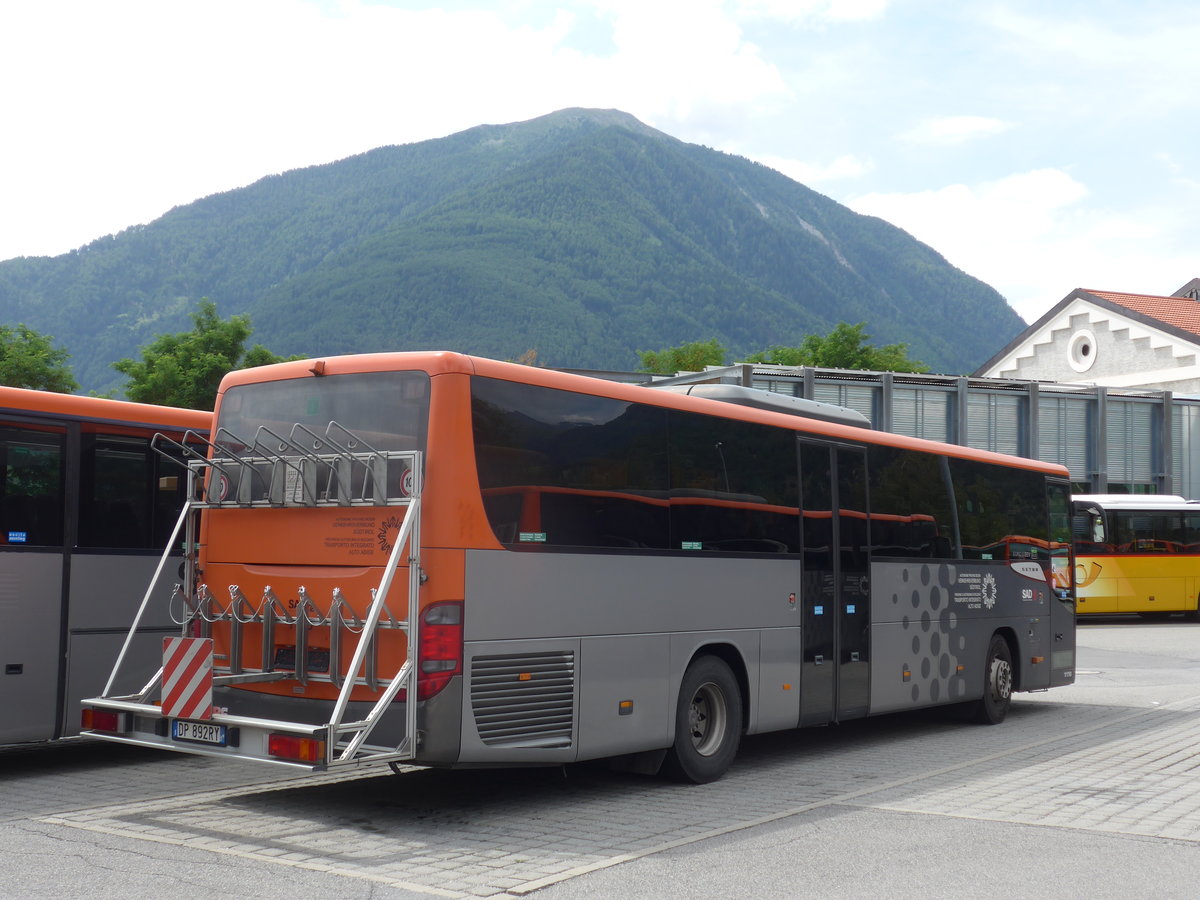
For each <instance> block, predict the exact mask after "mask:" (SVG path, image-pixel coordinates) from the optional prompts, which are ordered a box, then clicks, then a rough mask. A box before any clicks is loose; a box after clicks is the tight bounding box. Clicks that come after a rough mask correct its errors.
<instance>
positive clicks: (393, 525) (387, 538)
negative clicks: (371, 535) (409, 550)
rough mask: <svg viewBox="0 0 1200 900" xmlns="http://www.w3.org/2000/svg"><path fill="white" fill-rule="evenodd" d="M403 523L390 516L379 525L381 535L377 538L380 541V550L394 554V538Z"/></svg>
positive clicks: (397, 518)
mask: <svg viewBox="0 0 1200 900" xmlns="http://www.w3.org/2000/svg"><path fill="white" fill-rule="evenodd" d="M402 521H403V520H402V519H400V518H399V517H397V516H388V517H387V518H386V519H384V520H383V521H382V522H380V523H379V533H378V534H377V535H376V537H377V538H378V539H379V549H380V550H381V551H382V552H384V553H391V552H392V538H393V536H394V535H395V534H396V533H397V532H398V531H399V530H400V525H401V522H402Z"/></svg>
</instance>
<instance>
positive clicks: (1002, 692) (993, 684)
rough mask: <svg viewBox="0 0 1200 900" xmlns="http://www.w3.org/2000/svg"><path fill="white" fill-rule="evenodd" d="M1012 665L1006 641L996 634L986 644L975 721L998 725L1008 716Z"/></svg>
mask: <svg viewBox="0 0 1200 900" xmlns="http://www.w3.org/2000/svg"><path fill="white" fill-rule="evenodd" d="M1012 687H1013V665H1012V651H1011V650H1010V649H1009V647H1008V641H1006V640H1005V639H1004V638H1003V637H1001V636H1000V635H998V634H993V635H992V641H991V643H990V644H988V653H987V663H986V664H985V665H984V672H983V696H982V697H981V698H980V699H979V703H978V705H977V706H976V707H975V721H976V722H982V723H983V724H984V725H999V724H1000V723H1001V722H1003V721H1004V717H1005V716H1007V715H1008V707H1009V706H1010V705H1011V704H1012Z"/></svg>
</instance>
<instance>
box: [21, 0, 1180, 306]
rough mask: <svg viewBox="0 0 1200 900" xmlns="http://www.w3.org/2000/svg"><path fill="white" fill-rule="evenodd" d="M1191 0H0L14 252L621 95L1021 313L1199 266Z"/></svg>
mask: <svg viewBox="0 0 1200 900" xmlns="http://www.w3.org/2000/svg"><path fill="white" fill-rule="evenodd" d="M1197 46H1200V4H1197V3H1195V2H1194V0H1083V2H1077V0H576V2H548V0H547V2H543V0H495V2H491V3H486V2H480V0H203V2H194V0H106V2H103V3H100V2H96V0H7V2H5V3H4V4H3V5H2V7H0V111H2V112H0V122H2V123H3V125H2V126H0V260H4V259H10V258H13V257H17V256H53V255H57V254H61V253H65V252H68V251H70V250H72V249H75V248H78V247H81V246H83V245H85V244H87V243H90V242H91V241H93V240H95V239H97V238H99V237H103V236H105V235H108V234H113V233H117V232H119V231H121V230H123V229H125V228H128V227H130V226H134V225H138V224H143V223H148V222H151V221H153V220H154V219H156V218H158V217H159V216H161V215H162V214H163V213H165V212H167V211H168V210H170V209H171V208H173V207H175V206H183V205H186V204H188V203H190V202H191V201H193V200H196V199H198V198H200V197H204V196H207V195H210V194H214V193H219V192H222V191H227V190H231V189H234V188H237V187H242V186H244V185H247V184H250V183H253V182H254V181H257V180H258V179H260V178H263V177H265V176H267V175H271V174H276V173H279V172H284V171H287V170H290V169H295V168H300V167H304V166H309V165H318V164H322V163H327V162H331V161H334V160H338V159H343V158H345V157H347V156H352V155H354V154H357V153H362V152H364V151H367V150H370V149H373V148H375V147H379V146H383V145H387V144H407V143H413V142H418V141H424V140H429V139H432V138H438V137H443V136H445V135H448V134H452V133H455V132H458V131H462V130H464V129H467V128H471V127H474V126H476V125H481V124H499V123H507V122H518V121H525V120H528V119H532V118H536V117H538V116H541V115H544V114H546V113H550V112H553V111H554V110H557V109H563V108H566V107H591V108H601V109H619V110H622V111H624V112H627V113H630V114H632V115H634V116H636V117H637V118H638V119H640V120H641V121H642V122H644V123H646V124H647V125H650V126H652V127H654V128H657V129H659V130H661V131H664V132H666V133H668V134H670V135H672V136H674V137H677V138H679V139H681V140H684V141H688V142H691V143H697V144H703V145H705V146H708V147H712V148H714V149H717V150H722V151H724V152H727V153H732V154H736V155H739V156H744V157H747V158H750V159H753V160H757V161H758V162H761V163H764V164H766V165H768V166H771V167H772V168H775V169H778V170H779V171H780V172H782V173H784V174H785V175H787V176H789V177H791V178H793V179H795V180H796V181H799V182H801V183H803V184H805V185H807V186H808V187H810V188H813V189H814V190H816V191H819V192H820V193H822V194H825V195H826V196H828V197H831V198H833V199H834V200H836V201H838V202H839V203H842V204H845V205H846V206H848V207H850V208H851V209H853V210H855V211H857V212H860V213H865V214H869V215H874V216H879V217H881V218H883V219H886V220H887V221H889V222H891V223H893V224H895V225H897V226H899V227H901V228H903V229H904V230H905V231H907V232H909V233H910V234H912V235H913V236H914V237H916V238H918V239H919V240H921V241H924V242H925V243H927V244H929V245H930V246H931V247H933V248H934V249H935V250H937V251H938V252H939V253H941V254H942V255H943V256H944V257H945V258H946V259H947V260H948V261H949V262H950V263H951V264H953V265H955V266H957V267H958V268H960V269H962V270H963V271H965V272H967V273H969V274H970V275H973V276H975V277H977V278H979V279H981V280H982V281H984V282H986V283H988V284H989V285H991V286H992V287H994V288H995V289H996V290H998V291H999V292H1000V293H1001V294H1002V295H1003V296H1004V297H1005V298H1006V299H1007V300H1008V301H1009V303H1010V304H1012V306H1013V307H1014V308H1015V309H1016V311H1017V312H1018V313H1019V314H1020V315H1021V316H1022V317H1023V318H1024V319H1025V320H1026V321H1027V322H1032V321H1034V320H1036V319H1037V318H1038V317H1039V316H1040V315H1042V313H1044V312H1046V311H1047V310H1048V309H1049V308H1050V307H1052V306H1053V305H1054V304H1056V303H1057V302H1058V301H1059V300H1061V299H1062V298H1063V297H1065V296H1066V295H1067V294H1069V293H1070V292H1071V291H1073V290H1074V289H1075V288H1079V287H1083V288H1092V289H1098V290H1113V291H1127V292H1131V293H1146V294H1170V293H1173V292H1174V291H1175V290H1177V289H1178V288H1179V287H1181V286H1182V285H1184V284H1185V283H1187V282H1188V281H1190V280H1191V279H1192V278H1194V277H1197V276H1200V215H1197V209H1198V206H1200V204H1198V201H1200V67H1198V66H1197V64H1196V61H1195V48H1196V47H1197Z"/></svg>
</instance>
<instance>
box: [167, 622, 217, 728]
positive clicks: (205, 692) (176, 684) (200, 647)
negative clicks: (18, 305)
mask: <svg viewBox="0 0 1200 900" xmlns="http://www.w3.org/2000/svg"><path fill="white" fill-rule="evenodd" d="M212 670H213V645H212V638H192V637H169V638H163V674H162V711H163V715H164V716H170V717H171V718H176V719H211V718H212V686H213V671H212Z"/></svg>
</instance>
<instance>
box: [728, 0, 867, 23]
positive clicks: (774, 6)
mask: <svg viewBox="0 0 1200 900" xmlns="http://www.w3.org/2000/svg"><path fill="white" fill-rule="evenodd" d="M888 2H889V0H738V2H737V9H738V12H739V13H741V14H742V15H746V16H751V17H756V16H761V17H766V18H772V19H780V20H783V21H792V22H812V21H827V22H861V21H866V20H869V19H877V18H879V17H880V16H882V15H883V13H884V12H885V11H886V10H887V7H888Z"/></svg>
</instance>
